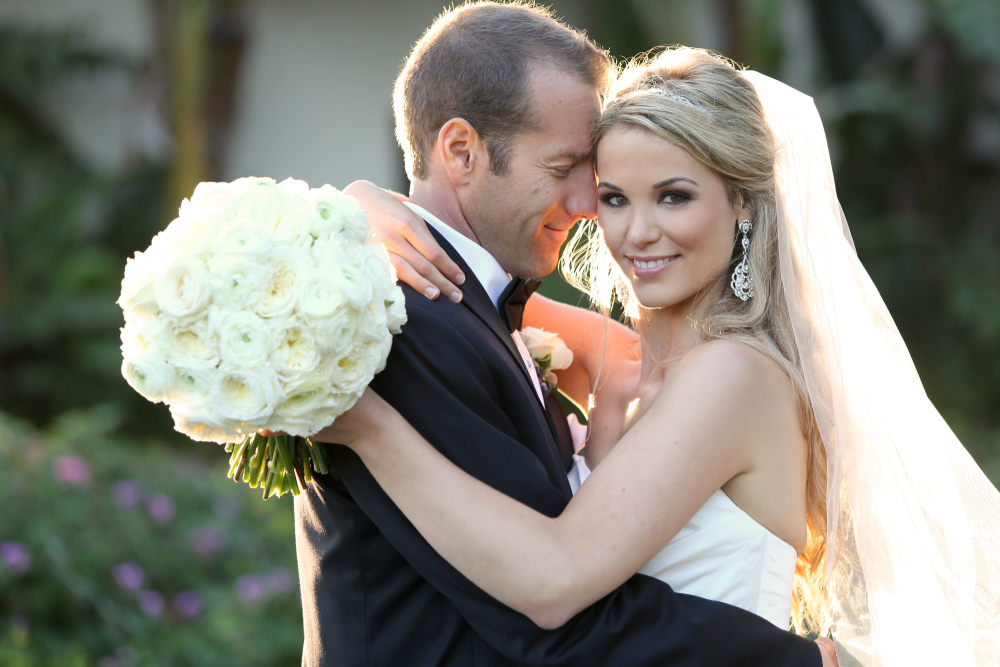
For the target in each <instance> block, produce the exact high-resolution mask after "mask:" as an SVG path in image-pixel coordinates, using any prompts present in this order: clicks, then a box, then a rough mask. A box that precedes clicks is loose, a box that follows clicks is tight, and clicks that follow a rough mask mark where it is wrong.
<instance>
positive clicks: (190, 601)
mask: <svg viewBox="0 0 1000 667" xmlns="http://www.w3.org/2000/svg"><path fill="white" fill-rule="evenodd" d="M174 609H176V610H177V615H178V616H180V617H181V618H183V619H184V620H185V621H189V620H191V619H192V618H194V617H195V616H198V615H199V614H201V596H200V595H198V594H197V593H195V592H194V591H181V592H180V593H178V594H177V595H175V596H174Z"/></svg>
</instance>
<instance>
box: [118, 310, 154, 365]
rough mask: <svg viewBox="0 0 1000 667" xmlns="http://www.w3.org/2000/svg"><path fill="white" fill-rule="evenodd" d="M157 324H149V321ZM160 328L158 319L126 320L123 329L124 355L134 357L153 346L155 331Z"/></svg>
mask: <svg viewBox="0 0 1000 667" xmlns="http://www.w3.org/2000/svg"><path fill="white" fill-rule="evenodd" d="M154 322H155V323H156V324H147V323H154ZM158 329H159V323H158V322H157V321H156V320H153V319H151V320H146V321H144V322H136V321H126V322H125V326H124V328H122V329H119V331H121V336H120V337H121V341H122V357H125V358H132V357H137V356H139V355H140V354H142V353H144V352H145V351H146V350H148V349H150V348H151V347H152V346H153V341H154V340H155V336H154V335H153V334H154V331H155V330H158Z"/></svg>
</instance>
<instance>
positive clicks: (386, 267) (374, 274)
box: [363, 243, 396, 292]
mask: <svg viewBox="0 0 1000 667" xmlns="http://www.w3.org/2000/svg"><path fill="white" fill-rule="evenodd" d="M363 247H364V249H365V273H367V274H368V276H369V277H370V278H371V279H372V281H374V283H375V285H376V286H377V287H378V288H379V289H380V290H382V291H383V292H388V291H390V290H391V289H392V288H393V287H395V286H396V269H395V267H393V265H392V264H391V263H390V262H389V253H388V252H387V251H386V249H385V246H384V245H382V244H381V243H369V244H368V245H365V246H363Z"/></svg>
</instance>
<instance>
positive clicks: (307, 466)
mask: <svg viewBox="0 0 1000 667" xmlns="http://www.w3.org/2000/svg"><path fill="white" fill-rule="evenodd" d="M297 444H298V449H299V460H301V461H302V479H303V481H304V482H305V483H306V484H309V483H311V482H312V464H311V463H310V461H309V441H308V440H306V439H305V438H299V439H298V441H297Z"/></svg>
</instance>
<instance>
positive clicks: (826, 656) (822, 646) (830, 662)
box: [816, 637, 840, 667]
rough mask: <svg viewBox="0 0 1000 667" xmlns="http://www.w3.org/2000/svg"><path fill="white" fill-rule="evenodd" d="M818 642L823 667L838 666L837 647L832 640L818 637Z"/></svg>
mask: <svg viewBox="0 0 1000 667" xmlns="http://www.w3.org/2000/svg"><path fill="white" fill-rule="evenodd" d="M816 643H817V644H819V652H820V655H821V656H822V658H823V667H840V661H839V660H837V649H836V647H835V646H834V644H833V640H832V639H829V638H828V637H820V638H819V639H817V640H816Z"/></svg>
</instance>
